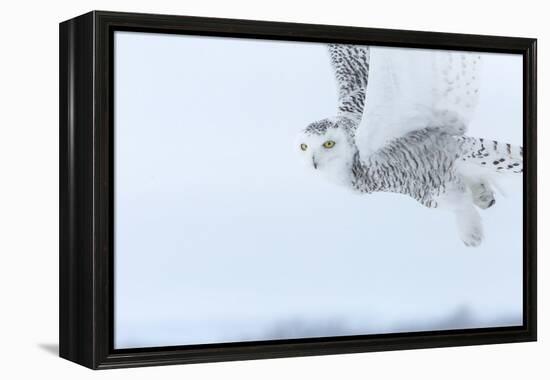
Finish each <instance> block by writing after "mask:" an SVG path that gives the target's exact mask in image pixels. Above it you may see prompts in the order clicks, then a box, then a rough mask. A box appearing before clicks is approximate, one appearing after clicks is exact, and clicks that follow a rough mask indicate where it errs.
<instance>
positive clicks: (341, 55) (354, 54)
mask: <svg viewBox="0 0 550 380" xmlns="http://www.w3.org/2000/svg"><path fill="white" fill-rule="evenodd" d="M328 51H329V56H330V62H331V64H332V68H333V70H334V75H335V77H336V82H337V87H338V116H341V117H346V118H348V119H350V120H351V121H352V122H353V124H354V125H355V128H356V127H357V126H358V125H359V123H360V122H361V118H362V116H363V111H364V107H365V97H366V91H367V84H368V81H369V61H370V48H369V47H368V46H361V45H345V44H329V45H328Z"/></svg>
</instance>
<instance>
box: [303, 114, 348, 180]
mask: <svg viewBox="0 0 550 380" xmlns="http://www.w3.org/2000/svg"><path fill="white" fill-rule="evenodd" d="M352 131H353V129H352V128H351V125H350V124H349V121H348V120H347V119H343V118H328V119H322V120H319V121H316V122H313V123H311V124H309V125H308V126H307V127H306V128H305V129H304V130H303V131H301V133H300V134H299V136H298V140H297V142H296V149H297V150H298V154H299V155H300V156H301V158H302V159H303V161H304V163H305V164H306V166H308V167H311V168H312V169H313V170H316V171H319V172H321V173H323V174H329V175H330V176H331V177H334V176H336V177H337V178H340V177H341V176H343V175H348V174H349V168H350V166H351V164H352V162H353V158H354V156H355V154H356V153H357V147H356V146H355V142H354V136H353V133H352Z"/></svg>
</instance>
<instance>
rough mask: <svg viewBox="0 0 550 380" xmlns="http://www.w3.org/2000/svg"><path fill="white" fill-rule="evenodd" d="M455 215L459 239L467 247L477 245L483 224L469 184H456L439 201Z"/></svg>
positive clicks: (479, 242) (481, 237) (481, 238)
mask: <svg viewBox="0 0 550 380" xmlns="http://www.w3.org/2000/svg"><path fill="white" fill-rule="evenodd" d="M438 203H439V204H440V205H441V206H442V207H443V208H446V209H449V210H450V211H452V212H453V213H454V215H455V221H456V225H457V229H458V234H459V236H460V239H461V240H462V241H463V242H464V245H466V246H467V247H477V246H478V245H480V244H481V242H482V240H483V225H482V222H481V216H480V215H479V213H478V211H477V209H476V207H475V205H474V198H473V197H472V191H471V189H470V187H469V186H467V185H462V186H457V187H456V188H455V189H452V190H450V191H448V192H447V193H446V194H445V195H443V196H442V197H441V198H440V200H439V202H438Z"/></svg>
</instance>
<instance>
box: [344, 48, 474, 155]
mask: <svg viewBox="0 0 550 380" xmlns="http://www.w3.org/2000/svg"><path fill="white" fill-rule="evenodd" d="M337 46H338V45H337ZM340 46H341V45H340ZM344 46H346V45H344ZM359 48H360V49H363V50H364V51H368V53H369V57H368V60H367V64H366V65H365V64H363V65H360V66H361V67H362V68H365V67H366V68H367V69H368V70H367V71H366V75H365V73H364V70H357V71H356V74H355V78H354V79H353V80H352V79H350V78H352V77H353V76H352V75H351V74H350V73H349V72H347V71H346V70H348V71H350V70H352V69H353V68H354V67H356V66H357V63H355V64H351V63H346V62H356V59H355V58H353V57H354V56H353V55H351V57H352V58H348V60H347V61H346V60H345V59H342V58H341V56H342V55H343V54H342V53H341V54H340V55H337V57H339V58H340V59H341V60H342V61H341V62H340V63H339V64H340V66H342V68H341V69H340V72H341V73H340V74H339V72H338V68H337V67H335V69H336V78H337V79H338V82H339V89H340V90H339V91H340V92H339V99H340V101H339V111H340V113H343V111H347V110H348V104H349V103H350V102H351V101H350V100H348V101H346V99H349V98H350V94H353V92H352V91H350V90H349V89H350V88H352V89H355V91H357V89H361V91H362V92H361V91H359V93H361V95H360V96H361V98H360V99H361V100H362V102H363V103H362V105H363V115H362V117H357V116H356V120H359V125H358V126H357V132H356V136H355V139H356V144H357V146H358V148H359V151H360V152H361V155H367V154H370V153H372V152H374V151H376V150H378V149H379V148H381V147H383V146H384V145H385V144H387V143H388V142H389V141H391V140H393V139H395V138H398V137H400V136H402V135H404V134H406V133H408V132H411V131H414V130H418V129H423V128H426V127H431V126H438V127H448V128H452V130H453V131H454V132H455V133H457V134H461V133H464V132H465V130H466V126H467V124H468V123H469V121H470V120H471V118H472V116H473V114H474V111H475V107H476V104H477V99H478V90H479V75H478V71H479V68H480V63H481V62H480V56H479V55H478V54H475V53H466V52H448V51H434V50H425V49H402V48H389V47H371V48H370V49H369V48H368V47H363V46H361V47H359ZM346 49H348V50H345V51H349V52H353V50H351V48H346ZM337 63H338V62H337ZM333 66H335V63H334V59H333ZM344 68H346V70H344ZM339 78H344V79H345V80H341V79H339ZM350 83H353V84H354V86H350ZM342 99H343V100H342ZM342 108H343V111H342ZM358 109H359V107H357V110H356V111H354V112H355V113H357V112H358Z"/></svg>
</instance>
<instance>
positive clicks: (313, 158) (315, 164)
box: [312, 156, 318, 169]
mask: <svg viewBox="0 0 550 380" xmlns="http://www.w3.org/2000/svg"><path fill="white" fill-rule="evenodd" d="M312 160H313V167H314V168H315V169H317V166H318V164H317V161H315V156H313V157H312Z"/></svg>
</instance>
